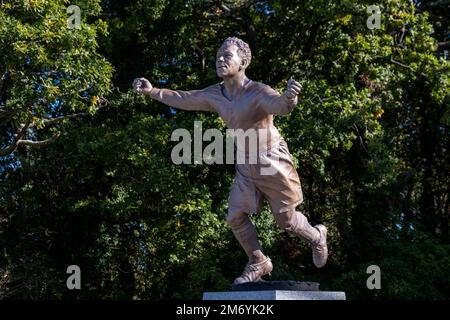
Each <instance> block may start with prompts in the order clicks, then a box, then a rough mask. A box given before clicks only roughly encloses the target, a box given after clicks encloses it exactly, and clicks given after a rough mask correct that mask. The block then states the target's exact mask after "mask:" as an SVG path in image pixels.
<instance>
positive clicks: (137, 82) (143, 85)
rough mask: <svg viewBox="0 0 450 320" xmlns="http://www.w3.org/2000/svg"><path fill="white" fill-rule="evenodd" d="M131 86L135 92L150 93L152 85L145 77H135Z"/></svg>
mask: <svg viewBox="0 0 450 320" xmlns="http://www.w3.org/2000/svg"><path fill="white" fill-rule="evenodd" d="M133 88H134V90H136V92H139V93H143V94H150V91H152V89H153V86H152V84H151V83H150V81H148V80H147V79H145V78H136V79H134V81H133Z"/></svg>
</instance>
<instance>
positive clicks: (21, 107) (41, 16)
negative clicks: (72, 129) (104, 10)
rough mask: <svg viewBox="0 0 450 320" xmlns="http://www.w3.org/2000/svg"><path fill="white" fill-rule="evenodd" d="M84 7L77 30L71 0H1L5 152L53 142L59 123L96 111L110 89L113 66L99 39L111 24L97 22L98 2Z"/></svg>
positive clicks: (0, 109) (0, 152)
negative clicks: (72, 22) (101, 47)
mask: <svg viewBox="0 0 450 320" xmlns="http://www.w3.org/2000/svg"><path fill="white" fill-rule="evenodd" d="M79 5H80V7H81V16H80V17H81V20H80V22H81V23H80V26H79V27H75V28H72V25H69V24H68V23H69V22H70V19H69V18H70V16H69V14H68V12H67V11H68V10H67V8H68V6H69V1H62V0H52V1H28V0H23V1H2V3H1V4H0V130H1V132H2V140H1V141H0V143H1V144H0V146H2V149H0V156H5V155H8V154H11V153H12V152H14V151H16V150H17V149H18V147H20V146H37V145H46V144H48V143H50V142H52V141H54V140H55V139H56V138H58V137H59V135H60V134H61V133H60V132H59V131H58V130H57V127H56V125H57V124H58V123H60V122H62V120H65V119H69V118H73V117H76V116H80V115H82V114H86V113H90V114H92V113H94V112H95V110H96V109H97V108H98V107H99V106H100V105H101V104H102V99H103V98H102V97H103V96H104V95H105V94H107V93H108V92H109V91H110V78H111V74H112V68H111V66H110V64H109V63H108V62H107V61H106V60H105V59H104V58H103V57H102V56H101V55H99V54H98V53H97V49H98V44H97V41H96V37H97V34H98V33H100V34H104V33H106V24H105V23H104V22H103V21H101V20H96V21H92V20H93V19H92V18H94V17H95V16H97V15H98V14H99V13H100V11H101V7H100V5H99V1H82V2H79ZM71 13H72V12H71ZM89 20H91V21H89ZM49 135H50V137H49V138H48V136H49Z"/></svg>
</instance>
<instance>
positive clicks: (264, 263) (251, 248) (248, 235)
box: [227, 211, 273, 284]
mask: <svg viewBox="0 0 450 320" xmlns="http://www.w3.org/2000/svg"><path fill="white" fill-rule="evenodd" d="M227 222H228V224H229V225H230V227H231V230H232V231H233V234H234V236H235V237H236V239H237V240H238V241H239V243H240V244H241V246H242V247H243V248H244V250H245V253H246V254H247V256H248V258H249V262H248V263H247V266H246V267H245V269H244V272H243V273H242V275H241V276H239V277H238V278H236V279H235V280H234V284H240V283H246V282H253V281H258V280H260V279H261V277H262V276H264V275H266V274H268V273H270V272H271V271H272V269H273V266H272V261H271V260H270V258H269V257H266V256H265V255H264V254H263V253H262V249H261V245H260V243H259V240H258V235H257V233H256V229H255V226H254V225H253V223H252V222H251V220H250V218H249V217H248V214H246V213H243V212H232V211H231V212H229V213H228V215H227Z"/></svg>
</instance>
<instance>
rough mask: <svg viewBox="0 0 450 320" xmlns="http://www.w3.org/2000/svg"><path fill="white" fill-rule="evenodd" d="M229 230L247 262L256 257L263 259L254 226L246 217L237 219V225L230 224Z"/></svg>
mask: <svg viewBox="0 0 450 320" xmlns="http://www.w3.org/2000/svg"><path fill="white" fill-rule="evenodd" d="M231 230H232V231H233V234H234V236H235V237H236V239H237V240H238V241H239V243H240V245H241V246H242V248H244V250H245V253H246V254H247V256H248V257H249V260H254V259H255V258H257V257H258V256H262V257H264V255H263V254H262V251H261V250H262V248H261V245H260V243H259V240H258V235H257V233H256V229H255V226H254V224H253V223H252V222H251V221H250V218H249V217H248V216H247V215H245V216H243V217H242V218H240V219H239V224H235V223H233V224H231Z"/></svg>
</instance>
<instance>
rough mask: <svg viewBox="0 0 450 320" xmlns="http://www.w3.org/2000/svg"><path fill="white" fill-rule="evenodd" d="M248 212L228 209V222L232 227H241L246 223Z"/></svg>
mask: <svg viewBox="0 0 450 320" xmlns="http://www.w3.org/2000/svg"><path fill="white" fill-rule="evenodd" d="M245 219H246V214H245V213H243V212H239V211H230V210H229V211H228V214H227V223H228V225H229V226H230V227H231V228H239V227H240V226H242V225H243V224H245V221H246V220H245Z"/></svg>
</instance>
